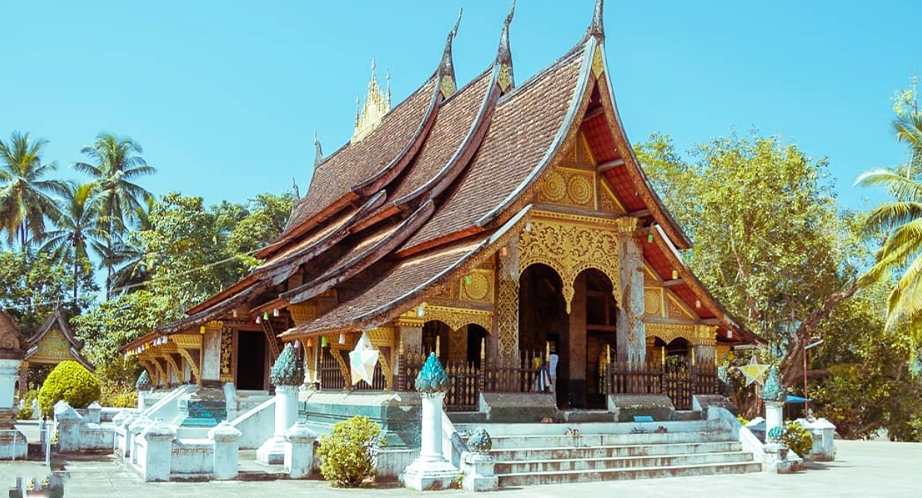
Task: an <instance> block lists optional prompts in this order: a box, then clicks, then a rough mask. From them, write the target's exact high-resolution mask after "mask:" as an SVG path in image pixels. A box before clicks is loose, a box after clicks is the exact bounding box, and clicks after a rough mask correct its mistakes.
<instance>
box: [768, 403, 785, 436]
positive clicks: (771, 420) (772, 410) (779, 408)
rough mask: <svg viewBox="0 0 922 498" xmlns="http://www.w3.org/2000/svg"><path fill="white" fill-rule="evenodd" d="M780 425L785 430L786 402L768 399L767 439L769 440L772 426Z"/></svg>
mask: <svg viewBox="0 0 922 498" xmlns="http://www.w3.org/2000/svg"><path fill="white" fill-rule="evenodd" d="M774 427H780V428H781V430H784V402H783V401H766V402H765V439H766V441H765V442H766V443H767V442H769V441H768V438H769V436H768V434H769V433H770V432H771V430H772V428H774Z"/></svg>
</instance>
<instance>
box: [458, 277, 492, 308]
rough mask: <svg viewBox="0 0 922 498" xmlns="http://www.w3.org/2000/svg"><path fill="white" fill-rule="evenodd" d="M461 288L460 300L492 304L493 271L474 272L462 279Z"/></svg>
mask: <svg viewBox="0 0 922 498" xmlns="http://www.w3.org/2000/svg"><path fill="white" fill-rule="evenodd" d="M452 287H454V286H452ZM459 288H460V292H461V294H460V298H461V299H462V300H466V301H478V302H482V303H492V302H493V271H492V270H480V269H477V270H472V271H471V273H470V274H469V275H467V276H465V277H463V278H462V279H461V281H460V285H459Z"/></svg>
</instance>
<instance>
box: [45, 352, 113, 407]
mask: <svg viewBox="0 0 922 498" xmlns="http://www.w3.org/2000/svg"><path fill="white" fill-rule="evenodd" d="M99 394H100V392H99V380H98V379H97V378H96V376H95V375H93V374H92V373H90V371H89V370H87V369H86V368H83V365H81V364H79V363H77V362H76V361H71V360H67V361H62V362H61V363H58V366H56V367H54V370H52V371H51V373H50V374H48V378H47V379H45V383H44V384H42V388H41V389H40V390H39V391H38V407H39V409H41V410H42V414H44V415H49V416H50V415H51V414H52V413H51V412H52V410H53V409H54V404H55V403H57V402H58V401H60V400H64V401H67V402H68V403H70V405H71V406H73V407H74V408H85V407H86V406H87V405H89V404H90V403H92V402H93V401H96V400H98V399H99Z"/></svg>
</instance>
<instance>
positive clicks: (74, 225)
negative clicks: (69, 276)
mask: <svg viewBox="0 0 922 498" xmlns="http://www.w3.org/2000/svg"><path fill="white" fill-rule="evenodd" d="M64 185H65V190H64V195H63V197H62V199H61V206H60V214H59V216H58V217H57V219H55V221H54V224H55V229H54V230H50V231H47V232H45V234H43V235H42V237H41V238H40V239H39V241H40V242H42V244H43V245H42V248H41V251H42V252H45V251H48V252H50V253H51V254H52V257H53V258H54V260H55V262H65V261H67V260H68V259H69V260H70V261H72V262H73V272H74V279H73V280H74V288H73V290H74V301H75V302H76V301H77V298H78V290H79V289H78V287H79V286H78V285H77V283H78V282H79V281H80V277H81V273H80V272H81V271H84V270H85V268H84V266H85V265H81V264H80V263H81V262H88V261H89V260H90V252H91V251H92V252H93V253H94V254H96V255H99V254H103V253H104V252H105V243H106V238H107V234H106V233H105V232H104V231H103V230H101V229H100V228H99V226H98V224H97V215H98V208H97V207H96V205H95V204H96V202H97V200H98V199H99V197H98V196H95V195H94V192H93V185H92V184H89V183H85V184H83V185H77V184H74V183H70V182H69V183H66V184H64Z"/></svg>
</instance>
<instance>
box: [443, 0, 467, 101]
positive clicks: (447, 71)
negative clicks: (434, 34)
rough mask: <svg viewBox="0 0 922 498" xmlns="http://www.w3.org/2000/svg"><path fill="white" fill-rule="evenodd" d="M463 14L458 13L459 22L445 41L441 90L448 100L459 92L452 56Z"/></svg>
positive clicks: (462, 10)
mask: <svg viewBox="0 0 922 498" xmlns="http://www.w3.org/2000/svg"><path fill="white" fill-rule="evenodd" d="M462 13H464V9H461V10H460V11H458V20H457V21H455V26H454V27H453V28H452V29H451V31H449V32H448V38H447V39H446V40H445V51H444V52H442V63H441V65H440V66H439V74H440V75H441V81H439V89H440V91H441V92H442V97H444V98H446V99H447V98H448V97H450V96H451V95H452V94H454V93H455V91H456V90H457V87H456V86H455V66H454V62H453V61H452V56H451V45H452V41H454V39H455V36H457V35H458V26H460V25H461V14H462Z"/></svg>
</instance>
